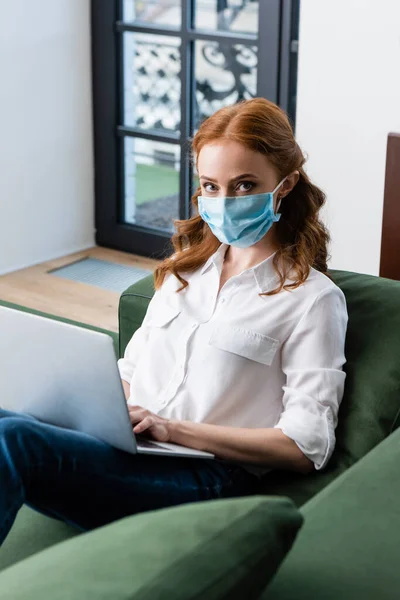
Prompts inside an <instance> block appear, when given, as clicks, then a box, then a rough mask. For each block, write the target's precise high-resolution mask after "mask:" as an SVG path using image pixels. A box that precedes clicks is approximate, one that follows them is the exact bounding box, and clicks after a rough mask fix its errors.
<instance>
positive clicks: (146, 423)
mask: <svg viewBox="0 0 400 600" xmlns="http://www.w3.org/2000/svg"><path fill="white" fill-rule="evenodd" d="M152 425H154V417H152V416H151V415H149V416H147V417H145V418H144V419H143V421H140V423H138V424H137V425H136V427H134V428H133V433H142V432H143V431H146V429H149V427H151V426H152Z"/></svg>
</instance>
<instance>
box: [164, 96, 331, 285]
mask: <svg viewBox="0 0 400 600" xmlns="http://www.w3.org/2000/svg"><path fill="white" fill-rule="evenodd" d="M221 139H230V140H235V141H236V142H239V143H241V144H243V146H245V147H246V148H249V149H250V150H253V151H256V152H260V153H261V154H263V155H264V156H266V157H267V158H268V160H269V161H270V163H271V164H272V165H273V166H274V167H275V169H276V171H277V174H278V176H279V179H283V178H284V177H285V176H286V175H289V174H290V173H293V171H296V170H297V171H298V172H299V174H300V176H299V180H298V182H297V184H296V185H295V186H294V188H293V189H292V190H291V191H290V192H289V194H287V196H286V197H285V199H284V200H283V201H282V203H281V206H280V213H281V218H280V220H279V221H278V222H277V223H275V228H276V229H275V231H276V238H277V240H278V244H279V248H278V250H277V252H276V253H275V256H274V258H273V264H274V267H275V270H276V271H277V274H278V275H279V285H278V287H277V288H276V289H274V290H272V291H270V292H267V293H266V295H272V294H276V293H278V292H280V291H281V290H282V289H294V288H296V287H299V286H300V285H301V284H302V283H304V282H305V281H306V279H307V277H308V275H309V273H310V268H311V267H314V268H315V269H317V270H318V271H321V272H322V273H325V274H327V258H328V252H327V246H328V243H329V233H328V231H327V229H326V228H325V226H324V224H323V223H322V222H321V221H320V219H319V211H320V209H321V207H322V206H323V204H324V203H325V194H324V193H323V192H322V191H321V190H320V189H319V188H318V187H317V186H315V185H314V184H313V183H311V181H310V179H309V178H308V176H307V174H306V173H305V171H304V169H303V165H304V163H305V158H304V156H303V153H302V151H301V149H300V147H299V145H298V144H297V142H296V140H295V138H294V134H293V129H292V127H291V125H290V122H289V119H288V117H287V116H286V114H285V113H284V111H283V110H281V109H280V108H279V107H278V106H277V105H276V104H274V103H273V102H269V101H268V100H265V99H264V98H254V99H252V100H247V101H244V102H240V103H238V104H235V105H234V106H228V107H225V108H221V109H220V110H219V111H217V112H216V113H215V114H213V115H212V116H211V117H209V118H208V119H206V120H205V121H204V122H203V123H202V124H201V126H200V128H199V130H198V132H197V133H196V135H195V136H194V139H193V142H192V149H193V153H194V155H195V156H196V157H197V156H198V155H199V152H200V150H201V149H202V148H203V147H204V146H205V145H206V144H209V143H210V142H215V141H216V140H221ZM200 195H201V189H200V188H198V189H197V190H196V192H195V194H194V195H193V197H192V204H193V206H194V207H195V208H196V213H197V202H198V201H197V198H198V196H200ZM175 228H176V233H175V234H174V235H173V237H172V244H173V247H174V250H175V253H174V254H173V256H170V257H169V258H166V259H165V260H164V261H163V262H162V263H161V264H160V265H159V267H158V268H157V269H156V271H155V274H154V279H155V287H156V289H158V288H159V287H160V286H161V285H162V283H163V281H164V278H165V276H166V275H167V273H173V274H174V275H175V276H176V277H177V278H178V280H179V281H180V282H181V284H182V287H181V288H180V289H179V290H178V291H181V290H182V289H184V288H185V287H187V285H188V282H187V281H186V280H185V279H184V278H183V277H182V276H181V275H180V273H184V272H186V273H188V272H192V271H195V270H196V269H198V268H199V267H200V266H201V265H203V264H204V263H205V262H206V261H207V259H208V258H209V257H210V256H211V255H212V254H213V253H214V252H215V251H216V250H217V248H218V247H219V246H220V244H221V243H220V241H219V240H218V239H217V238H216V237H215V236H214V234H213V233H212V232H211V230H210V228H209V226H208V225H207V223H205V222H204V221H203V220H202V218H201V217H200V216H199V215H198V214H196V216H193V217H192V218H191V219H187V220H184V221H175ZM292 269H293V272H292V273H291V279H292V280H293V279H294V280H293V283H290V284H286V285H285V281H286V280H287V278H288V275H289V272H290V271H291V270H292ZM293 273H294V274H295V277H294V278H293Z"/></svg>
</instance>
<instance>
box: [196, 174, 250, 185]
mask: <svg viewBox="0 0 400 600" xmlns="http://www.w3.org/2000/svg"><path fill="white" fill-rule="evenodd" d="M244 177H253V178H254V179H258V176H257V175H255V174H254V173H243V174H242V175H238V176H237V177H233V179H231V180H230V181H231V182H232V181H238V179H244ZM200 179H207V181H212V182H213V183H218V182H217V181H216V180H215V179H212V177H207V175H201V177H200Z"/></svg>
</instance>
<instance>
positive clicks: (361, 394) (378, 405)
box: [120, 271, 400, 504]
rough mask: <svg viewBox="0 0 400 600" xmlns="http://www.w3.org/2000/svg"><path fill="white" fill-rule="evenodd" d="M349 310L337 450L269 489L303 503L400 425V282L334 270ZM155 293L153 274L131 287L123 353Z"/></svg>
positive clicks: (124, 309)
mask: <svg viewBox="0 0 400 600" xmlns="http://www.w3.org/2000/svg"><path fill="white" fill-rule="evenodd" d="M331 276H332V278H333V280H334V282H335V283H336V284H337V285H338V286H339V287H340V288H341V289H342V290H343V292H344V294H345V296H346V301H347V309H348V313H349V324H348V331H347V337H346V349H345V354H346V359H347V363H346V365H345V371H346V374H347V377H346V384H345V393H344V397H343V401H342V405H341V408H340V411H339V425H338V427H337V430H336V438H337V442H336V449H335V452H334V454H333V456H332V458H331V461H330V463H329V465H328V466H327V468H326V469H325V470H324V471H323V472H322V473H321V472H318V473H312V474H311V475H308V476H307V477H306V478H305V477H304V476H299V475H296V474H288V473H287V472H280V471H275V472H273V473H271V474H268V475H267V476H266V479H265V481H264V482H263V486H264V490H263V491H265V492H266V493H278V494H283V495H288V496H290V497H292V498H293V499H294V500H295V501H296V502H297V503H298V504H303V503H304V502H305V501H306V500H308V499H309V498H310V497H311V496H313V495H314V494H315V493H316V492H317V491H319V490H320V489H321V488H322V487H324V486H325V485H326V484H327V483H329V482H330V481H331V480H332V479H333V478H335V477H336V476H337V475H339V474H340V473H341V472H343V471H344V470H346V469H347V468H348V467H349V466H350V465H352V464H353V463H355V462H356V461H357V460H359V459H360V458H361V457H363V456H364V455H365V454H367V452H369V451H370V450H371V449H372V448H374V446H376V445H377V444H378V443H379V442H381V441H382V440H383V439H384V438H386V437H387V436H388V435H389V434H390V433H391V432H392V431H393V430H394V429H396V428H397V427H398V426H399V425H400V282H398V281H392V280H390V279H383V278H380V277H373V276H371V275H360V274H358V273H350V272H345V271H331ZM153 293H154V289H153V281H152V277H147V278H146V279H143V280H142V281H140V282H139V283H137V284H135V285H133V286H131V287H130V288H129V289H128V290H126V292H124V293H123V294H122V297H121V302H120V352H121V353H122V352H123V351H124V349H125V346H126V344H127V343H128V341H129V339H130V337H131V336H132V334H133V332H134V331H135V330H136V329H137V327H139V326H140V323H141V321H142V319H143V317H144V315H145V313H146V310H147V306H148V303H149V300H150V298H151V296H152V294H153Z"/></svg>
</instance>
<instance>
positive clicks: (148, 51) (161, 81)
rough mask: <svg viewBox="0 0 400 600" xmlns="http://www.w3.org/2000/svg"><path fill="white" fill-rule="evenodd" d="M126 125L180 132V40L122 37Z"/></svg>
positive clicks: (129, 35)
mask: <svg viewBox="0 0 400 600" xmlns="http://www.w3.org/2000/svg"><path fill="white" fill-rule="evenodd" d="M123 52H124V115H123V117H124V125H127V126H129V127H140V128H141V129H157V130H160V131H162V130H164V131H165V130H167V131H177V132H178V131H179V126H180V122H181V108H180V98H181V80H180V70H181V55H180V38H178V37H171V36H162V35H152V34H145V33H131V32H126V33H124V34H123Z"/></svg>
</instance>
